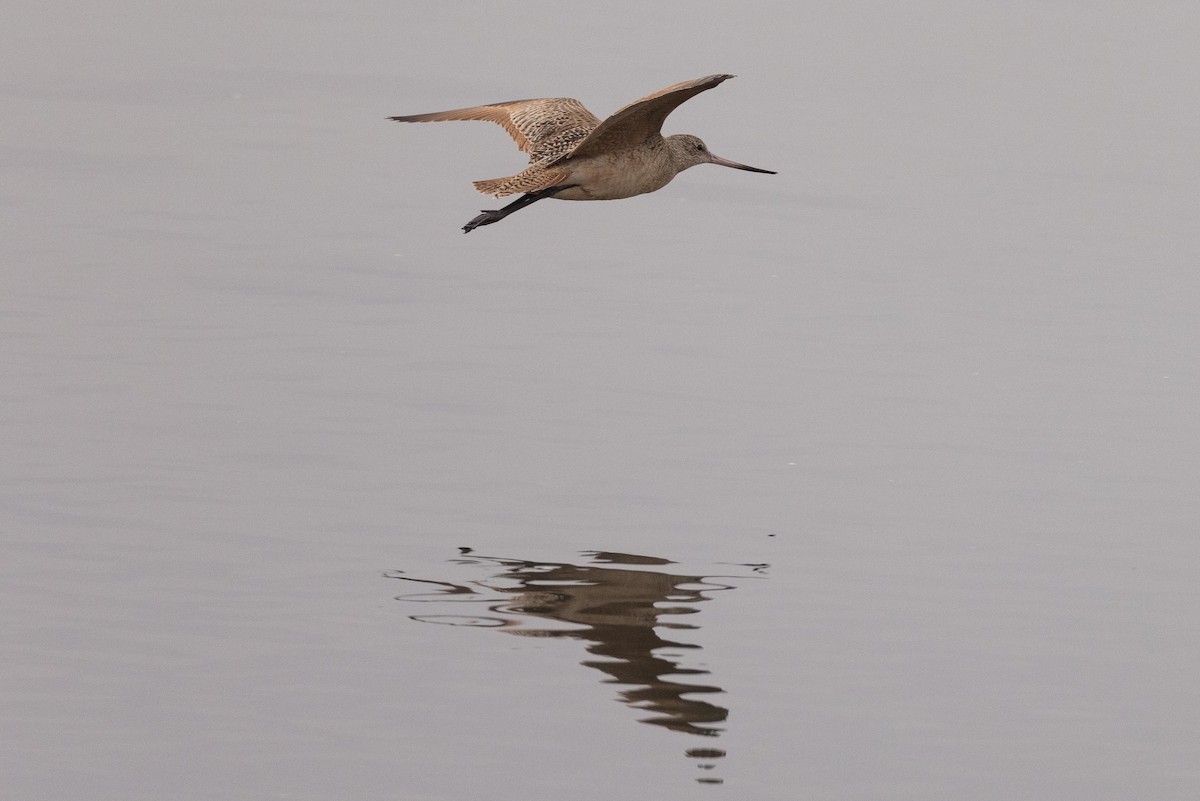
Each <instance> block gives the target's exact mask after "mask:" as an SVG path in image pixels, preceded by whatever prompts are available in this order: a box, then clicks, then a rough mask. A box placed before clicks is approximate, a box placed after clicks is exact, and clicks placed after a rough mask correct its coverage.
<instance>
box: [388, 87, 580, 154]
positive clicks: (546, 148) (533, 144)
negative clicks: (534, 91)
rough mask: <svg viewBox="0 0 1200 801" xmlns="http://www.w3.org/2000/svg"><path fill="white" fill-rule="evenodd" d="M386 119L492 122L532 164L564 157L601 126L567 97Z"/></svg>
mask: <svg viewBox="0 0 1200 801" xmlns="http://www.w3.org/2000/svg"><path fill="white" fill-rule="evenodd" d="M388 119H392V120H395V121H397V122H442V121H445V120H482V121H484V122H494V123H497V124H498V125H500V126H501V127H503V128H504V130H506V131H508V134H509V136H511V137H512V138H513V141H515V142H516V143H517V147H519V148H521V150H522V151H524V152H526V153H528V154H529V161H530V163H531V164H532V163H535V162H539V161H548V160H554V159H557V158H560V157H561V156H564V155H566V154H567V153H569V152H570V151H571V149H572V148H574V147H575V145H577V144H579V142H580V141H582V140H583V139H584V138H586V137H587V135H588V134H589V133H590V132H591V131H592V129H594V128H595V127H596V126H597V125H599V124H600V120H599V119H597V118H596V116H595V115H594V114H592V112H590V111H588V110H587V109H586V108H584V107H583V104H582V103H580V102H579V101H578V100H575V99H574V98H570V97H542V98H536V99H533V100H509V101H507V102H504V103H488V104H487V105H484V106H472V107H471V108H456V109H451V110H450V111H435V112H433V113H431V114H412V115H410V116H407V117H389V118H388Z"/></svg>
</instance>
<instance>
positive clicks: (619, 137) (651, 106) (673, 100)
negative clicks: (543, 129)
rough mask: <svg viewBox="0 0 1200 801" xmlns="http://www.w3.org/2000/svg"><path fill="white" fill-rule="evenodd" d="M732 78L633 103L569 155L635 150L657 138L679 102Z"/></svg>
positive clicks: (698, 82)
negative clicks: (624, 149)
mask: <svg viewBox="0 0 1200 801" xmlns="http://www.w3.org/2000/svg"><path fill="white" fill-rule="evenodd" d="M732 77H733V76H732V75H709V76H706V77H704V78H697V79H695V80H693V81H684V82H683V83H677V84H675V85H674V86H668V87H667V88H666V89H661V90H659V91H657V92H655V93H654V94H652V95H646V96H645V97H643V98H642V99H641V100H635V101H634V102H632V103H630V104H629V105H628V106H625V107H624V108H622V109H621V110H619V111H618V112H616V113H615V114H613V115H612V116H611V117H609V118H608V119H606V120H605V121H604V122H602V123H600V124H599V125H597V126H596V128H595V129H594V130H593V131H592V132H591V133H589V134H588V135H587V137H586V138H585V139H584V140H583V141H581V142H580V143H579V144H578V145H576V146H575V149H574V150H572V151H571V152H570V154H569V155H570V156H572V157H574V156H593V155H596V154H599V153H604V152H607V151H610V150H621V149H623V148H629V147H637V146H638V145H640V144H642V143H643V142H645V141H646V140H647V139H650V138H652V137H654V136H659V135H661V134H660V132H661V131H662V124H663V121H664V120H666V118H667V115H668V114H670V113H671V112H672V111H674V110H675V109H676V108H678V107H679V104H681V103H683V101H685V100H687V99H688V98H691V97H695V96H696V95H698V94H700V93H701V92H704V91H706V90H708V89H712V88H713V87H714V86H716V85H717V84H719V83H720V82H721V81H724V80H728V79H729V78H732Z"/></svg>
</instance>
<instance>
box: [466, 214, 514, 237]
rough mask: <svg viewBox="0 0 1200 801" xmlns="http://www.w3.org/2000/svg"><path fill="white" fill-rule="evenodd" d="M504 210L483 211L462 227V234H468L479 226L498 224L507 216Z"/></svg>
mask: <svg viewBox="0 0 1200 801" xmlns="http://www.w3.org/2000/svg"><path fill="white" fill-rule="evenodd" d="M508 214H509V213H508V212H506V211H505V210H504V209H484V210H483V213H482V214H480V215H479V216H478V217H476V218H475V219H473V220H471V221H470V222H469V223H467V224H466V225H464V226H463V233H464V234H469V233H471V232H472V231H474V230H475V229H476V228H478V227H479V226H481V225H491V224H492V223H494V222H500V221H501V220H503V219H504V218H505V217H507V216H508Z"/></svg>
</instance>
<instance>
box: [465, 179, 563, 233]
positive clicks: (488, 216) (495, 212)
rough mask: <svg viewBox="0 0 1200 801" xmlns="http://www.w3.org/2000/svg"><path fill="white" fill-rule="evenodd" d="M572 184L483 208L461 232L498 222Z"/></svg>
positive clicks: (541, 190) (531, 193)
mask: <svg viewBox="0 0 1200 801" xmlns="http://www.w3.org/2000/svg"><path fill="white" fill-rule="evenodd" d="M572 186H574V184H564V185H563V186H552V187H550V188H549V189H539V190H538V191H536V192H529V193H527V194H524V195H521V196H520V197H519V198H517V199H516V200H514V201H513V202H512V203H509V204H508V205H507V206H504V207H503V208H499V209H491V210H490V211H489V210H488V209H484V210H483V214H480V215H479V216H478V217H476V218H475V219H473V220H471V221H470V222H469V223H467V224H466V225H464V226H463V233H464V234H469V233H471V232H472V231H474V230H475V229H476V228H478V227H479V226H481V225H491V224H492V223H495V222H500V221H501V220H503V219H504V218H505V217H507V216H508V215H510V214H512V213H513V212H514V211H518V210H520V209H523V208H525V207H526V206H528V205H529V204H530V203H537V202H538V201H539V200H541V199H542V198H546V197H554V196H555V195H557V194H558V193H559V192H561V191H563V190H564V189H570V188H571V187H572Z"/></svg>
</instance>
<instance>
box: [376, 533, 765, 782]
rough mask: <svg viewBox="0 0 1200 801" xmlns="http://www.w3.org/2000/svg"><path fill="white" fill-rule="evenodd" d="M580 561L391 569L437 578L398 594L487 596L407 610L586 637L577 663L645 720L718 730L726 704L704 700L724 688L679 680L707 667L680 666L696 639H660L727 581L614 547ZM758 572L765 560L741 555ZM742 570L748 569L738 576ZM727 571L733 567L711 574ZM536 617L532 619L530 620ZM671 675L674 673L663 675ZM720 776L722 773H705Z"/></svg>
mask: <svg viewBox="0 0 1200 801" xmlns="http://www.w3.org/2000/svg"><path fill="white" fill-rule="evenodd" d="M587 556H589V557H590V559H589V561H588V562H587V563H586V564H582V565H573V564H567V563H560V562H533V561H526V560H520V559H501V558H494V557H482V556H475V555H473V554H470V552H469V549H464V556H463V558H462V559H460V560H456V561H457V562H459V563H460V564H466V565H495V566H496V567H498V568H501V570H500V572H498V573H495V574H493V575H491V576H490V577H488V578H487V579H485V580H483V581H474V582H470V584H469V585H468V584H460V583H454V582H450V581H431V580H428V579H415V578H411V577H409V576H407V575H404V574H403V573H402V572H400V571H395V572H392V573H389V574H387V575H388V576H389V577H391V578H398V579H402V580H405V581H411V582H416V583H420V584H424V585H432V586H434V587H436V588H437V589H436V591H434V592H426V593H419V594H411V595H401V596H398V598H397V600H401V601H409V602H418V601H424V602H454V601H468V600H469V601H474V602H484V603H486V604H487V608H488V611H489V612H490V613H491V614H488V615H483V616H464V615H448V614H432V615H412V616H411V617H412V619H413V620H417V621H420V622H423V623H442V624H450V625H471V626H486V627H498V628H503V629H504V630H505V631H507V632H509V633H511V634H517V635H520V636H525V637H566V638H569V639H572V640H581V641H583V642H585V643H587V646H586V647H587V651H588V653H589V654H592V655H594V656H596V657H599V658H598V659H588V660H585V661H584V662H583V663H582V664H584V665H586V666H588V667H591V668H595V669H596V670H599V671H601V672H603V673H606V674H607V675H608V676H610V677H611V680H610V682H609V683H614V684H620V685H622V686H624V687H625V688H626V689H623V690H621V691H620V698H621V700H622V701H623V702H624V703H626V704H628V705H629V706H631V707H634V708H635V709H643V710H647V711H649V712H650V713H651V715H650V716H648V717H645V718H643V719H642V722H644V723H650V724H653V725H656V726H663V727H665V728H668V729H671V730H673V731H678V732H684V733H687V734H692V735H699V736H704V737H717V736H719V735H720V733H721V731H722V726H721V725H720V724H721V723H722V722H723V721H724V720H725V719H726V718H727V717H728V716H729V710H728V709H726V708H725V707H723V706H717V705H716V704H712V703H709V702H708V701H704V700H701V699H700V698H699V696H710V695H715V694H717V693H723V692H724V691H723V690H722V689H721V688H720V687H717V686H715V685H710V684H699V683H690V682H687V681H681V680H678V677H681V676H690V677H700V676H707V675H708V673H709V672H708V671H707V670H702V669H698V668H688V667H683V666H682V665H681V664H680V662H681V659H682V653H680V654H679V656H676V653H678V652H684V651H691V652H694V651H697V650H699V649H700V646H699V645H696V644H694V643H684V642H677V641H674V640H667V639H664V638H663V637H661V636H660V635H659V632H660V631H662V630H665V629H690V630H693V631H695V630H697V629H698V627H697V626H695V625H692V624H689V623H684V622H682V621H679V620H672V619H670V618H676V617H679V616H681V615H688V614H692V613H694V612H697V611H699V610H698V609H697V608H696V607H695V604H698V603H700V602H702V601H707V600H709V598H708V594H709V593H712V592H716V591H719V590H728V589H732V585H730V584H728V583H722V582H718V581H715V580H714V577H704V576H685V575H677V574H673V573H666V572H662V571H660V570H655V569H654V568H656V567H661V566H665V565H669V564H672V562H669V561H668V560H666V559H658V558H654V557H647V556H634V555H630V554H618V553H589V554H587ZM741 567H748V568H750V569H751V573H752V574H757V575H762V573H763V571H764V570H765V568H766V566H765V565H743V566H741ZM743 577H746V576H743ZM717 578H721V579H722V581H727V580H728V579H729V578H731V577H717ZM535 620H536V623H535V622H534V621H535ZM668 677H671V678H668ZM687 753H688V756H690V757H693V758H696V759H698V760H702V761H703V762H702V763H701V766H702V767H706V768H711V767H712V764H711V760H713V759H718V758H720V757H722V756H724V754H725V752H724V751H721V750H719V749H715V748H696V749H691V750H689V751H688V752H687ZM701 781H704V782H719V781H720V780H719V779H714V778H708V779H701Z"/></svg>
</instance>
